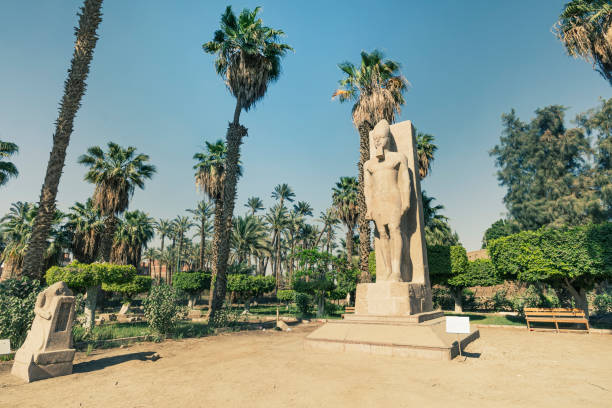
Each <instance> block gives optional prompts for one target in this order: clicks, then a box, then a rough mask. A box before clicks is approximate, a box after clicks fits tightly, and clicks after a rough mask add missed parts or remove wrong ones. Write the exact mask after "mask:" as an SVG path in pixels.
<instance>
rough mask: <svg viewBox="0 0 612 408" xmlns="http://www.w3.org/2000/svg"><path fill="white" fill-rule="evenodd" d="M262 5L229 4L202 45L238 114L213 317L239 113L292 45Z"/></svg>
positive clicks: (219, 299) (221, 278) (262, 90)
mask: <svg viewBox="0 0 612 408" xmlns="http://www.w3.org/2000/svg"><path fill="white" fill-rule="evenodd" d="M259 10H260V8H259V7H256V8H255V9H254V10H253V11H250V10H248V9H244V10H243V11H242V12H241V13H240V15H239V16H238V17H236V15H235V14H234V12H233V11H232V8H231V6H228V7H227V8H226V9H225V12H224V13H223V14H222V15H221V29H220V30H217V31H215V34H214V37H213V40H212V41H209V42H207V43H206V44H204V45H203V49H204V51H205V52H206V53H209V54H214V55H216V59H215V68H216V70H217V73H218V74H219V75H220V76H221V77H222V78H223V79H224V80H225V83H226V85H227V87H228V89H229V91H230V93H231V94H232V95H233V96H234V97H235V98H236V108H235V109H234V119H233V121H232V123H230V125H229V128H228V130H227V138H226V142H227V167H226V170H227V171H226V172H227V175H226V179H225V183H224V184H225V187H224V189H223V221H224V224H223V228H222V230H221V236H220V237H219V238H215V240H214V244H215V245H214V252H215V253H217V254H218V255H217V259H216V261H217V262H216V263H215V264H213V273H215V275H216V279H215V287H214V289H213V297H214V301H213V304H212V308H211V311H210V317H211V318H214V316H215V312H216V310H218V309H219V308H220V307H221V306H222V305H223V301H224V299H225V291H226V285H227V282H226V272H227V261H228V257H229V232H230V230H231V227H232V218H233V214H234V204H235V200H236V183H237V180H238V174H239V170H238V161H239V159H240V145H241V144H242V138H243V137H244V136H246V134H247V129H246V128H245V127H243V126H241V125H240V113H241V112H242V110H243V109H244V110H245V111H248V110H249V109H250V108H252V107H253V106H254V104H255V103H256V102H257V101H259V100H260V99H262V98H263V97H264V95H265V94H266V91H267V89H268V85H269V84H270V83H272V82H274V81H276V80H277V79H278V78H279V76H280V72H281V58H282V57H284V56H285V55H286V53H287V51H289V50H291V49H292V48H291V47H290V46H289V45H287V44H283V43H281V42H280V38H281V37H282V36H284V33H283V32H282V31H281V30H276V29H273V28H270V27H266V26H264V25H263V21H262V20H261V19H260V18H258V17H257V14H258V13H259Z"/></svg>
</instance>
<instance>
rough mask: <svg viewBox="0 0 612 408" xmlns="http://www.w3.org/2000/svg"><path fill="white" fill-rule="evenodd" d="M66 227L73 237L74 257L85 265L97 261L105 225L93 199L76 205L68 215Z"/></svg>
mask: <svg viewBox="0 0 612 408" xmlns="http://www.w3.org/2000/svg"><path fill="white" fill-rule="evenodd" d="M67 217H68V222H67V223H66V227H67V228H68V230H69V231H70V233H71V235H72V248H71V249H72V255H73V256H74V258H75V259H76V260H78V261H79V262H83V263H91V262H93V261H95V258H96V254H97V253H98V247H99V244H100V235H101V234H102V232H103V230H104V224H103V222H102V217H101V215H100V212H99V211H98V210H97V209H96V208H94V206H93V203H92V201H91V199H87V201H86V202H85V204H82V203H79V202H77V203H75V204H74V205H73V206H72V207H70V212H69V213H68V214H67Z"/></svg>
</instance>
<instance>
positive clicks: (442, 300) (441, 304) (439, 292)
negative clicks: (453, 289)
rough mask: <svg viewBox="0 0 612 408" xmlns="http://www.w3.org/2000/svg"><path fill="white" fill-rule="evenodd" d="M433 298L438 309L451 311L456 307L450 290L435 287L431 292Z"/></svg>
mask: <svg viewBox="0 0 612 408" xmlns="http://www.w3.org/2000/svg"><path fill="white" fill-rule="evenodd" d="M431 298H432V301H433V304H434V307H435V308H436V309H437V308H440V309H443V310H451V309H452V308H453V307H454V306H455V301H454V300H453V296H452V295H451V293H450V290H449V289H448V288H446V287H441V286H436V287H433V288H432V291H431Z"/></svg>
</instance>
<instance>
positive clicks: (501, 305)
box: [491, 288, 512, 312]
mask: <svg viewBox="0 0 612 408" xmlns="http://www.w3.org/2000/svg"><path fill="white" fill-rule="evenodd" d="M491 303H492V305H491V306H492V308H493V310H494V311H496V312H503V311H507V310H512V301H511V300H510V299H508V290H507V289H505V288H502V289H499V290H498V291H497V292H495V293H494V294H493V297H492V298H491Z"/></svg>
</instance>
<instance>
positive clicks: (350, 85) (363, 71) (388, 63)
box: [332, 50, 408, 282]
mask: <svg viewBox="0 0 612 408" xmlns="http://www.w3.org/2000/svg"><path fill="white" fill-rule="evenodd" d="M338 68H340V70H341V71H342V73H343V74H344V75H346V77H345V78H344V79H342V80H340V81H339V84H340V87H339V88H338V89H337V90H336V91H335V92H334V94H333V95H332V97H333V98H335V97H337V98H338V99H339V100H340V102H349V101H351V102H353V109H352V117H353V125H355V128H357V130H358V132H359V162H358V164H357V171H358V194H357V205H358V209H357V210H358V211H357V213H358V214H359V236H360V237H362V239H361V240H360V246H359V269H360V270H361V278H362V280H363V281H364V282H369V281H370V277H369V275H368V274H369V268H368V258H369V253H370V222H369V221H368V220H366V217H365V215H366V212H367V211H366V210H367V209H366V203H365V195H364V193H363V166H364V164H365V162H366V161H367V160H368V159H369V158H370V136H369V132H370V131H371V130H372V129H373V128H374V126H375V125H376V124H377V123H378V122H379V121H381V120H382V119H386V120H387V121H388V122H389V123H393V122H394V120H395V117H396V116H397V115H398V114H399V112H400V106H401V105H402V104H403V103H404V95H403V94H404V92H405V91H406V90H407V88H408V81H406V79H405V78H404V77H403V76H402V75H401V74H400V65H399V63H397V62H395V61H392V60H385V59H384V54H383V53H382V52H381V51H379V50H374V51H372V52H371V53H368V52H366V51H362V52H361V64H360V66H359V67H356V66H355V65H354V64H353V63H351V62H342V63H340V64H338ZM365 237H367V238H365Z"/></svg>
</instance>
